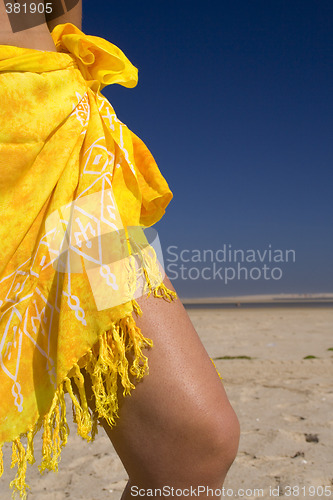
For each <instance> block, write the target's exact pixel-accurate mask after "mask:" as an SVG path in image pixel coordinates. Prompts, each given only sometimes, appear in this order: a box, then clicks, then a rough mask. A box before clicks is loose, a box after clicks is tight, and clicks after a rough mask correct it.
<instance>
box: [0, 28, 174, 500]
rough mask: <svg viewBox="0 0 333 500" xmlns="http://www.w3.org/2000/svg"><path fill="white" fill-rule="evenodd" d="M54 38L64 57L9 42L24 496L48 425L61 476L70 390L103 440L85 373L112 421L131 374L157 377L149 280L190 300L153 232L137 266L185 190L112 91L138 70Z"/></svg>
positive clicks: (5, 239) (9, 183) (1, 372)
mask: <svg viewBox="0 0 333 500" xmlns="http://www.w3.org/2000/svg"><path fill="white" fill-rule="evenodd" d="M52 37H53V40H54V42H55V44H56V47H57V51H58V52H51V51H39V50H35V49H26V48H20V47H14V46H6V45H0V103H1V105H0V208H1V225H0V241H1V257H0V342H1V344H0V362H1V366H0V401H1V404H0V450H1V445H2V443H4V442H9V441H12V443H13V454H12V465H14V464H15V463H16V464H17V467H18V470H17V474H16V477H15V479H14V480H13V481H12V483H11V486H12V487H13V488H14V493H15V491H18V492H19V493H20V496H21V498H26V488H27V485H26V483H25V472H26V467H27V463H33V462H34V457H33V439H34V435H35V434H36V432H37V431H38V430H39V429H40V428H43V459H42V464H41V466H40V470H41V472H42V471H43V470H45V469H50V470H57V464H58V461H59V458H60V451H61V448H62V446H63V445H64V444H66V440H67V435H68V432H69V431H68V426H67V422H66V407H65V400H64V393H65V392H68V393H69V394H70V396H71V398H72V402H73V408H74V413H75V421H76V423H77V427H78V433H79V434H80V435H81V436H82V437H84V438H86V439H87V440H90V439H92V438H93V436H94V433H95V432H96V421H94V418H93V416H92V415H91V412H90V410H89V409H88V405H87V400H86V395H85V391H84V385H83V375H82V372H81V369H82V368H85V371H86V372H87V373H88V374H89V375H90V377H91V381H92V387H93V391H94V394H95V397H96V408H97V413H98V415H99V417H102V418H105V419H106V420H107V421H108V423H109V424H110V425H114V424H115V422H116V418H117V416H118V415H117V410H118V401H117V388H119V387H122V391H123V394H124V395H126V394H130V392H131V389H133V388H134V385H133V384H132V383H131V381H130V374H131V375H133V376H134V377H136V379H137V380H139V379H141V378H142V377H143V376H144V375H145V373H147V370H148V363H147V357H146V356H144V354H143V353H142V349H143V348H145V347H149V346H152V341H151V340H150V339H147V338H144V336H143V335H142V333H141V331H140V329H139V328H138V327H137V326H136V324H135V321H134V318H133V316H132V312H133V310H134V311H135V312H137V313H139V314H140V312H141V311H140V308H139V306H138V304H137V302H136V301H135V297H137V296H138V295H135V293H134V292H133V290H134V289H135V280H136V279H137V277H138V274H140V273H141V277H144V278H145V280H146V288H145V290H146V292H148V293H152V292H153V294H154V295H155V296H157V297H163V298H165V299H166V300H173V299H174V298H176V294H175V293H174V292H172V291H170V290H168V289H167V288H166V287H165V286H164V284H163V282H162V280H161V274H160V271H159V269H158V264H157V260H156V254H155V252H154V251H150V250H149V248H150V247H149V246H146V245H145V243H144V237H143V236H138V238H137V241H136V243H137V246H138V248H139V249H141V250H139V254H140V255H141V257H140V259H139V265H135V263H134V261H133V260H132V261H131V258H132V259H133V254H134V251H133V248H134V246H135V244H136V243H135V242H134V240H135V238H133V237H132V239H131V238H130V237H129V229H130V228H140V227H148V226H151V225H152V224H154V223H155V222H156V221H158V220H159V219H160V218H161V217H162V215H163V214H164V212H165V208H166V206H167V205H168V203H169V202H170V200H171V198H172V193H171V191H170V189H169V187H168V185H167V183H166V181H165V179H164V178H163V176H162V175H161V173H160V171H159V169H158V167H157V165H156V163H155V161H154V159H153V157H152V155H151V153H150V152H149V150H148V149H147V147H146V146H145V145H144V144H143V142H142V141H141V140H140V139H139V138H138V137H137V136H136V135H134V134H133V133H132V132H131V131H130V130H129V129H128V128H127V127H126V125H124V124H123V123H122V122H121V121H120V120H118V118H117V116H116V114H115V112H114V110H113V108H112V106H111V104H110V103H109V101H108V100H107V99H106V98H105V97H104V96H103V95H102V94H101V93H100V91H101V89H103V88H104V87H105V86H106V85H109V84H112V83H119V84H120V85H123V86H125V87H134V86H135V85H136V83H137V69H136V68H135V67H134V66H133V65H132V64H131V63H130V61H129V60H128V59H127V57H126V56H125V55H124V54H123V52H122V51H121V50H120V49H118V48H117V47H116V46H114V45H113V44H111V43H109V42H108V41H106V40H104V39H102V38H99V37H95V36H88V35H85V34H84V33H83V32H82V31H80V30H79V29H78V28H76V27H75V26H74V25H73V24H70V23H66V24H60V25H58V26H56V27H55V28H54V30H53V31H52ZM68 228H70V230H68ZM69 233H70V234H69ZM110 234H111V236H112V238H111V239H109V240H108V239H107V236H108V235H110ZM115 234H116V235H117V238H115V237H114V235H115ZM103 236H104V237H105V238H104V240H103V243H102V245H101V244H100V241H101V239H102V237H103ZM66 238H67V240H66ZM68 238H69V239H68ZM65 240H66V241H67V243H66V242H65V244H64V241H65ZM74 240H75V241H74ZM124 242H125V246H124ZM133 242H134V244H133ZM113 243H114V244H113ZM66 245H67V246H66ZM102 247H103V248H102ZM124 248H125V252H124ZM101 249H104V250H103V251H104V252H105V250H106V249H107V251H106V253H107V254H108V253H109V254H108V255H107V259H108V260H106V259H105V256H101V255H100V253H99V252H100V251H101ZM126 249H127V250H128V252H127V253H126ZM147 249H148V251H147ZM124 255H125V257H124ZM61 257H62V258H61ZM125 261H126V265H125V264H124V262H125ZM127 272H128V275H127V278H126V273H127ZM124 273H125V274H124ZM118 278H119V280H120V281H121V284H120V285H119V283H118V282H117V279H118ZM133 287H134V288H133ZM117 294H118V295H117ZM109 298H110V299H112V298H115V300H113V301H112V300H111V301H108V299H109ZM129 351H131V353H132V354H133V356H132V358H133V361H131V362H129V361H128V358H127V356H126V353H127V352H129ZM73 381H74V382H75V386H76V388H75V386H74V384H73ZM72 384H73V385H72ZM77 394H79V396H77ZM2 469H3V466H2V460H1V452H0V475H1V470H2Z"/></svg>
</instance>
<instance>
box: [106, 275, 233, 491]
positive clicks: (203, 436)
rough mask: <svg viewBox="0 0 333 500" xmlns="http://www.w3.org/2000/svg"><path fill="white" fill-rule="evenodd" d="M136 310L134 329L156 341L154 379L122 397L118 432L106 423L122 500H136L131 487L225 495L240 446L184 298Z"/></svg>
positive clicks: (149, 301) (153, 301) (146, 302)
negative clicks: (122, 481) (124, 480)
mask: <svg viewBox="0 0 333 500" xmlns="http://www.w3.org/2000/svg"><path fill="white" fill-rule="evenodd" d="M164 283H165V285H166V286H167V287H168V288H170V289H173V287H172V285H171V283H170V281H169V279H168V278H167V277H166V278H165V280H164ZM138 303H139V305H140V307H141V309H142V311H143V315H142V316H141V317H137V318H136V323H137V325H138V326H139V327H140V328H141V330H142V333H143V334H144V336H146V337H148V338H151V339H152V340H153V342H154V347H153V348H152V349H150V350H149V351H148V352H146V354H147V355H148V358H149V375H148V376H146V377H145V378H144V379H143V380H142V382H140V383H138V384H137V386H136V388H135V390H134V391H133V393H132V395H131V396H129V397H126V398H122V400H121V406H120V412H119V416H120V418H119V420H118V422H117V425H116V426H115V427H114V428H112V429H111V428H110V427H109V426H108V425H107V424H106V423H105V422H104V421H101V424H102V425H103V427H104V429H105V431H106V432H107V434H108V436H109V437H110V439H111V441H112V443H113V445H114V447H115V449H116V451H117V453H118V455H119V457H120V459H121V461H122V462H123V464H124V467H125V469H126V471H127V472H128V475H129V478H130V481H129V483H128V485H127V488H126V489H125V491H124V493H123V497H122V500H127V499H129V498H133V496H131V487H134V486H136V487H138V488H143V489H148V488H163V486H170V487H174V488H183V489H184V488H190V487H191V486H192V487H193V488H194V487H197V486H198V485H204V486H207V487H210V488H213V489H217V488H221V486H222V484H223V481H224V478H225V475H226V473H227V471H228V469H229V467H230V465H231V464H232V462H233V460H234V458H235V456H236V453H237V449H238V441H239V423H238V419H237V417H236V415H235V413H234V411H233V409H232V407H231V405H230V403H229V401H228V398H227V395H226V393H225V390H224V388H223V385H222V383H221V381H220V379H219V377H218V375H217V373H216V370H215V368H214V366H213V364H212V362H211V360H210V358H209V356H208V354H207V352H206V350H205V349H204V347H203V345H202V343H201V341H200V339H199V337H198V335H197V333H196V331H195V329H194V327H193V325H192V323H191V321H190V319H189V317H188V314H187V312H186V311H185V309H184V307H183V305H182V303H181V302H180V300H179V299H177V300H176V301H175V302H172V303H167V302H166V301H165V300H163V299H157V298H154V297H152V296H150V297H149V298H148V297H147V296H144V297H141V298H140V299H139V300H138ZM208 497H209V498H212V494H211V493H210V494H209V495H208V496H207V498H208ZM141 498H145V497H141ZM200 498H206V495H205V494H202V495H200Z"/></svg>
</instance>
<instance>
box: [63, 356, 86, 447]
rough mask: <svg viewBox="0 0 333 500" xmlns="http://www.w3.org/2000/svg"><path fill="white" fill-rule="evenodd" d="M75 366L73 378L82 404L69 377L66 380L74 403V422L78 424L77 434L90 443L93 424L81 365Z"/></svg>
mask: <svg viewBox="0 0 333 500" xmlns="http://www.w3.org/2000/svg"><path fill="white" fill-rule="evenodd" d="M73 366H74V370H75V371H74V375H73V378H74V381H75V384H76V386H77V388H78V391H79V396H80V402H79V401H78V400H77V398H76V396H75V395H74V392H73V388H72V385H71V380H70V379H69V378H68V377H66V379H65V383H66V389H67V391H68V393H69V395H70V397H71V399H72V402H73V410H74V422H75V423H76V424H77V433H78V435H79V436H81V437H82V438H83V439H86V440H87V441H88V442H89V441H91V439H92V438H91V436H89V433H90V432H91V431H92V427H93V423H92V419H91V415H90V412H89V408H88V403H87V396H86V391H85V387H84V377H83V375H82V373H81V371H80V367H79V365H78V364H77V363H75V364H74V365H73Z"/></svg>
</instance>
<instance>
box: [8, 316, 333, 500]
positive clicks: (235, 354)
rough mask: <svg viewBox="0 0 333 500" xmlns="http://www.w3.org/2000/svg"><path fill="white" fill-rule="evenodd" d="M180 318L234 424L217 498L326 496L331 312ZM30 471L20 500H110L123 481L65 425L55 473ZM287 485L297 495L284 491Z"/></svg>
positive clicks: (332, 483)
mask: <svg viewBox="0 0 333 500" xmlns="http://www.w3.org/2000/svg"><path fill="white" fill-rule="evenodd" d="M188 312H189V315H190V317H191V319H192V321H193V323H194V326H195V327H196V329H197V331H198V333H199V335H200V337H201V339H202V341H203V343H204V345H205V347H206V349H207V351H208V353H209V355H210V356H211V357H212V358H213V359H214V361H215V364H216V366H217V368H218V370H219V372H220V373H221V375H222V377H223V383H224V386H225V389H226V391H227V394H228V396H229V399H230V400H231V403H232V405H233V407H234V409H235V411H236V413H237V415H238V418H239V420H240V424H241V440H240V446H239V452H238V456H237V458H236V460H235V462H234V464H233V466H232V468H231V469H230V472H229V474H228V476H227V479H226V482H225V485H224V487H225V498H228V497H230V496H231V495H232V498H235V499H238V498H242V499H254V498H273V496H279V497H280V498H284V497H285V498H287V497H289V498H307V499H308V498H320V497H324V494H323V493H321V492H322V490H321V487H323V488H325V486H326V487H330V489H331V496H333V454H332V450H333V432H332V431H333V351H332V348H333V308H329V307H325V308H323V307H318V308H311V307H289V308H288V307H274V308H273V307H272V308H269V307H265V308H252V309H251V308H245V307H244V308H243V307H241V308H230V309H199V308H197V309H190V310H189V311H188ZM329 349H331V350H329ZM239 356H247V357H248V358H250V359H247V358H244V359H241V358H239ZM306 356H315V357H314V358H310V359H304V358H305V357H306ZM224 357H230V358H231V359H223V358H224ZM219 358H220V359H219ZM68 407H69V408H70V404H69V406H68ZM4 448H5V450H4V454H5V472H4V474H3V477H2V479H1V480H0V498H1V500H10V499H11V492H10V490H9V486H8V485H9V482H10V480H11V479H12V478H13V477H14V474H15V471H14V470H13V469H10V453H11V450H10V447H9V446H8V445H6V446H5V447H4ZM40 448H41V440H40V439H39V440H38V439H37V440H36V449H37V450H40ZM36 459H37V460H39V459H40V455H39V454H38V452H37V453H36ZM37 465H38V464H37V463H36V464H34V465H33V466H28V474H27V482H28V484H29V485H30V487H31V492H30V493H29V494H28V499H29V500H45V498H46V496H47V498H48V500H63V499H66V498H70V499H71V500H81V499H82V500H83V499H84V500H106V499H109V500H119V499H120V497H121V493H122V490H123V488H124V486H125V484H126V479H127V474H126V471H125V470H124V469H123V466H122V464H121V462H120V461H119V459H118V457H117V455H116V454H115V452H114V450H113V449H112V447H111V445H110V442H109V440H108V438H107V437H106V436H105V435H104V431H103V430H102V429H101V430H100V431H99V434H98V436H97V437H96V439H95V441H94V442H93V443H90V444H88V443H86V442H85V441H83V440H82V439H81V438H80V437H78V436H77V435H76V434H75V427H74V425H71V435H70V438H69V442H68V444H67V446H66V447H65V448H64V449H63V451H62V458H61V462H60V465H59V472H58V474H55V473H51V472H50V473H45V474H44V475H43V476H41V475H40V474H39V472H38V468H37ZM288 486H291V487H294V488H296V487H299V490H297V489H294V490H293V491H294V494H291V493H290V490H289V488H288ZM239 489H244V490H246V489H247V490H248V491H247V492H246V494H244V493H243V491H239V492H238V490H239ZM227 490H228V495H227ZM255 490H257V491H255ZM297 492H298V493H297ZM313 492H314V493H315V494H313ZM274 493H275V494H274ZM326 497H327V496H326ZM222 498H223V497H222Z"/></svg>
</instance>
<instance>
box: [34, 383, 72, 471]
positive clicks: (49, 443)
mask: <svg viewBox="0 0 333 500" xmlns="http://www.w3.org/2000/svg"><path fill="white" fill-rule="evenodd" d="M65 412H66V406H65V399H64V390H63V384H60V386H59V387H58V389H57V390H56V392H55V395H54V398H53V401H52V404H51V408H50V410H49V412H48V413H47V414H46V415H45V417H44V419H43V427H44V432H43V446H42V454H43V458H42V463H41V465H40V466H39V471H40V473H41V474H43V472H44V471H45V470H46V469H48V470H52V471H55V472H57V471H58V462H59V460H60V453H61V449H62V447H63V446H64V445H65V444H66V442H67V437H68V434H69V428H68V425H67V421H66V413H65Z"/></svg>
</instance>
